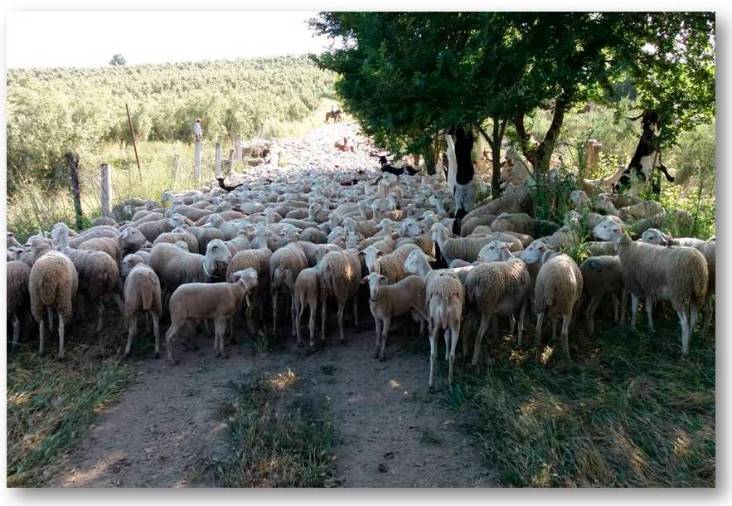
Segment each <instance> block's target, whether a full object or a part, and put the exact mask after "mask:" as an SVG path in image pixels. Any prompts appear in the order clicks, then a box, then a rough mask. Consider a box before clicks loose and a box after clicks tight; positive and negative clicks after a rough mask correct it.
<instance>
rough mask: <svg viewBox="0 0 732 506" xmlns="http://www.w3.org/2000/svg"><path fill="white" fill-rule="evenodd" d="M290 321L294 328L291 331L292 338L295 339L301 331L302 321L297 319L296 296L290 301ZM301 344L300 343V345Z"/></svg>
mask: <svg viewBox="0 0 732 506" xmlns="http://www.w3.org/2000/svg"><path fill="white" fill-rule="evenodd" d="M290 320H291V324H290V326H291V327H292V328H291V329H290V332H291V333H292V337H295V336H296V335H297V333H298V332H299V331H300V320H299V319H298V317H297V304H296V303H295V296H294V295H293V296H292V297H291V300H290ZM298 344H299V343H298Z"/></svg>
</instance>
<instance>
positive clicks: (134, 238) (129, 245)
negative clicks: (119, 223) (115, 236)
mask: <svg viewBox="0 0 732 506" xmlns="http://www.w3.org/2000/svg"><path fill="white" fill-rule="evenodd" d="M119 238H120V240H121V241H122V243H123V244H124V249H125V250H126V251H137V250H138V249H140V248H142V247H143V246H144V245H145V243H146V242H147V239H145V236H144V235H142V232H140V231H139V230H137V229H136V228H135V227H127V228H125V229H124V230H123V231H122V232H121V233H120V234H119Z"/></svg>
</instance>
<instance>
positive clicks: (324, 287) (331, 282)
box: [316, 250, 361, 342]
mask: <svg viewBox="0 0 732 506" xmlns="http://www.w3.org/2000/svg"><path fill="white" fill-rule="evenodd" d="M316 267H317V269H318V281H319V286H320V290H321V304H322V305H321V307H320V311H321V312H320V316H321V322H320V325H321V327H320V338H321V340H324V339H325V311H326V306H327V302H328V298H329V297H334V298H335V299H336V302H337V303H338V330H339V333H340V336H339V340H340V342H345V336H344V335H343V312H344V310H345V307H346V303H347V302H348V301H349V300H352V302H353V319H354V323H355V325H358V299H357V297H356V296H357V295H358V287H359V283H360V281H361V261H360V260H359V258H358V253H357V252H356V251H355V250H344V251H331V252H329V253H326V254H325V256H323V258H322V259H321V260H320V262H318V265H317V266H316Z"/></svg>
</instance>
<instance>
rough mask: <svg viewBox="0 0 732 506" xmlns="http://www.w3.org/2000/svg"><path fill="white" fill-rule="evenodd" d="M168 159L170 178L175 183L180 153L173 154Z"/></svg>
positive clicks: (178, 169) (178, 170)
mask: <svg viewBox="0 0 732 506" xmlns="http://www.w3.org/2000/svg"><path fill="white" fill-rule="evenodd" d="M170 161H171V164H170V179H171V181H173V184H175V183H176V182H177V181H178V173H179V172H180V155H179V154H178V153H176V154H174V155H173V158H171V159H170Z"/></svg>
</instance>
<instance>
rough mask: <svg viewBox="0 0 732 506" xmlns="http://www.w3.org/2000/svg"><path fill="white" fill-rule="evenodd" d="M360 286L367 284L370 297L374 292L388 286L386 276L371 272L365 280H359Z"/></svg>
mask: <svg viewBox="0 0 732 506" xmlns="http://www.w3.org/2000/svg"><path fill="white" fill-rule="evenodd" d="M361 283H362V284H365V283H368V285H369V291H370V292H371V295H372V296H373V294H374V292H375V291H376V290H378V289H379V288H380V287H382V286H384V285H387V284H388V279H387V278H386V276H384V275H382V274H378V273H376V272H372V273H371V274H369V275H368V276H366V277H365V278H363V279H362V280H361Z"/></svg>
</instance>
